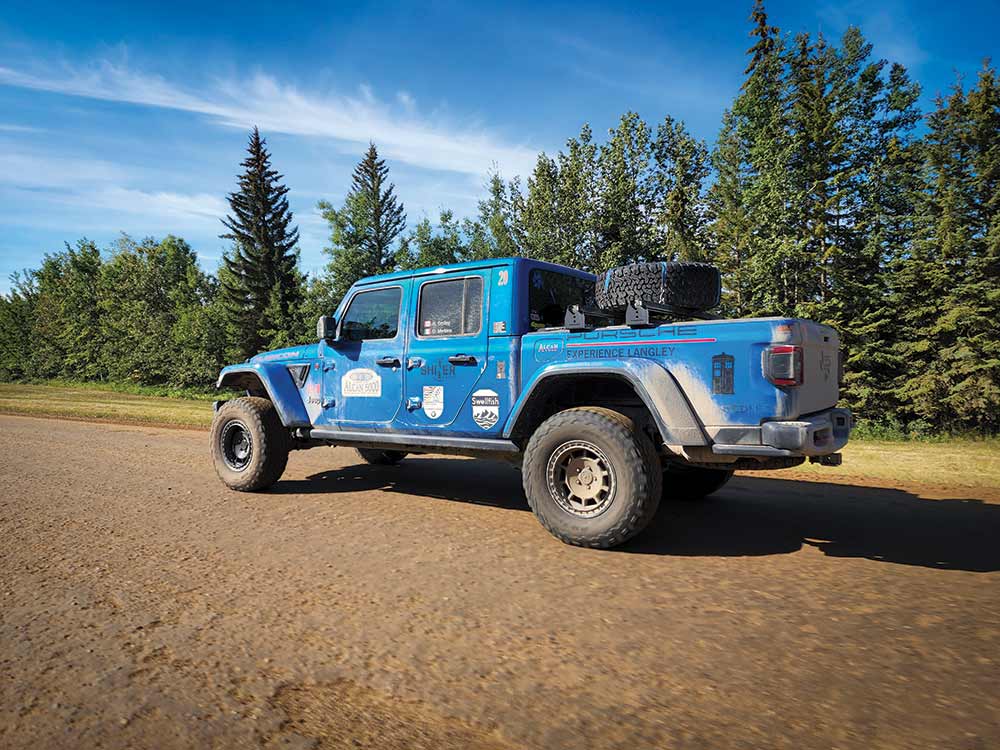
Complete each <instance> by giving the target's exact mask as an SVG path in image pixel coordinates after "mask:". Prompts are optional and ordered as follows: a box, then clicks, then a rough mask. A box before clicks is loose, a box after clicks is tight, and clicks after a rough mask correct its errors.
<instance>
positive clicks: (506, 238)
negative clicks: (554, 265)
mask: <svg viewBox="0 0 1000 750" xmlns="http://www.w3.org/2000/svg"><path fill="white" fill-rule="evenodd" d="M486 189H487V192H488V194H487V196H486V198H484V199H483V200H481V201H479V215H478V217H477V218H476V219H467V220H466V221H465V223H464V224H463V229H464V231H465V234H466V235H467V236H468V238H469V251H468V252H469V259H470V260H481V259H483V258H509V257H514V256H517V255H521V254H522V253H523V250H522V242H521V239H522V237H523V234H524V232H523V229H522V223H521V221H522V220H521V212H522V208H523V206H522V204H523V198H522V197H521V191H520V186H519V185H518V183H517V181H516V180H512V181H511V182H509V183H507V182H504V180H503V178H502V177H501V176H500V173H499V171H498V170H497V169H495V168H494V170H493V171H492V172H491V173H490V176H489V179H488V181H487V183H486Z"/></svg>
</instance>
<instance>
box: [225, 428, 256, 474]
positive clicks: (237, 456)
mask: <svg viewBox="0 0 1000 750" xmlns="http://www.w3.org/2000/svg"><path fill="white" fill-rule="evenodd" d="M220 440H221V443H222V445H221V447H222V460H223V461H225V462H226V466H228V467H229V468H230V469H232V470H233V471H243V470H244V469H246V468H247V466H249V465H250V459H251V458H253V439H252V438H251V436H250V430H249V429H248V428H247V426H246V425H245V424H243V423H242V422H238V421H233V422H230V423H228V424H227V425H226V426H225V427H223V428H222V436H221V437H220Z"/></svg>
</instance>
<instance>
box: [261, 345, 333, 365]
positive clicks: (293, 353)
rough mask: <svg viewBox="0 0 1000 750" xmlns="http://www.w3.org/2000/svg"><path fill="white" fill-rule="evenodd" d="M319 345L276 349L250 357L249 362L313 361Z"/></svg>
mask: <svg viewBox="0 0 1000 750" xmlns="http://www.w3.org/2000/svg"><path fill="white" fill-rule="evenodd" d="M318 347H319V344H302V345H300V346H289V347H286V348H284V349H275V350H274V351H270V352H261V353H260V354H255V355H254V356H252V357H250V359H249V360H247V361H248V362H284V361H292V360H297V359H313V358H314V357H315V356H316V353H317V352H316V350H317V348H318Z"/></svg>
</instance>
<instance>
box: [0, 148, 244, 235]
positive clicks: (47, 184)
mask: <svg viewBox="0 0 1000 750" xmlns="http://www.w3.org/2000/svg"><path fill="white" fill-rule="evenodd" d="M142 176H143V171H142V170H134V169H130V168H128V167H126V166H123V165H118V164H112V163H110V162H107V161H103V160H100V159H89V158H83V157H74V156H68V155H64V154H55V153H53V154H40V153H33V152H31V151H27V150H10V149H9V146H4V145H3V144H0V190H3V191H4V192H5V194H6V195H7V196H8V197H9V198H11V199H13V200H14V201H15V202H16V201H17V200H18V199H21V200H24V199H25V198H29V197H30V202H31V203H32V204H33V205H34V207H35V210H34V211H31V212H27V213H24V212H20V211H14V212H13V213H10V214H7V215H4V216H3V217H2V219H3V222H4V223H6V224H14V225H21V226H26V225H38V226H51V225H52V224H53V220H54V217H60V216H65V215H72V216H73V217H74V221H76V222H79V221H80V220H81V219H82V220H83V222H84V224H83V226H84V227H86V228H87V229H88V231H92V230H94V229H105V230H109V231H118V230H119V229H121V228H123V227H125V226H126V225H130V224H135V223H140V221H137V220H141V223H142V225H143V228H142V231H148V232H154V231H178V229H181V228H192V227H194V228H198V229H201V230H202V231H206V232H211V233H213V234H216V233H218V231H220V230H219V227H220V226H221V225H220V223H219V219H220V218H221V217H222V216H224V215H225V213H226V210H227V208H228V206H227V204H226V202H225V200H224V199H223V198H221V197H219V196H217V195H210V194H207V193H183V192H174V191H165V190H143V189H140V188H137V187H135V186H133V185H132V184H131V183H133V182H135V181H136V180H137V179H139V178H141V177H142ZM40 206H44V207H46V208H47V210H38V209H39V207H40ZM88 217H89V218H88Z"/></svg>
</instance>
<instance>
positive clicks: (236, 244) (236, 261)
mask: <svg viewBox="0 0 1000 750" xmlns="http://www.w3.org/2000/svg"><path fill="white" fill-rule="evenodd" d="M240 166H242V167H243V170H244V171H243V173H242V174H241V175H239V177H238V178H237V180H238V188H237V190H236V191H235V192H233V193H230V194H229V196H228V199H229V206H230V210H231V212H232V213H231V214H229V215H228V216H226V218H225V219H223V220H222V223H223V224H224V225H225V227H226V229H227V230H228V231H227V232H225V233H224V234H222V235H220V237H222V238H223V239H227V240H230V241H232V243H233V244H232V247H231V249H230V250H229V251H228V252H227V253H226V254H225V255H224V256H223V263H222V267H221V268H220V270H219V281H220V283H221V298H220V302H221V305H222V311H223V316H224V320H225V324H226V328H227V332H228V335H229V337H230V344H231V349H232V354H233V355H235V356H239V357H246V356H250V355H253V354H255V353H256V352H258V351H261V350H262V349H268V348H272V347H274V346H282V345H288V344H291V343H294V339H295V338H297V337H298V335H299V333H300V331H299V324H298V308H299V305H300V304H301V301H302V277H301V275H300V273H299V271H298V254H297V252H296V249H295V245H296V243H297V242H298V239H299V230H298V227H292V226H291V222H292V212H291V211H290V210H289V208H288V199H287V197H286V194H287V193H288V188H287V187H285V186H284V185H283V184H282V183H281V180H282V179H283V177H282V175H280V174H279V173H278V172H277V171H276V170H274V169H272V167H271V155H270V153H268V151H267V148H266V142H265V140H264V139H263V138H261V136H260V132H259V131H258V129H257V128H256V127H255V128H254V129H253V131H252V132H251V133H250V141H249V144H248V145H247V157H246V158H245V159H244V160H243V161H242V162H241V165H240Z"/></svg>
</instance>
